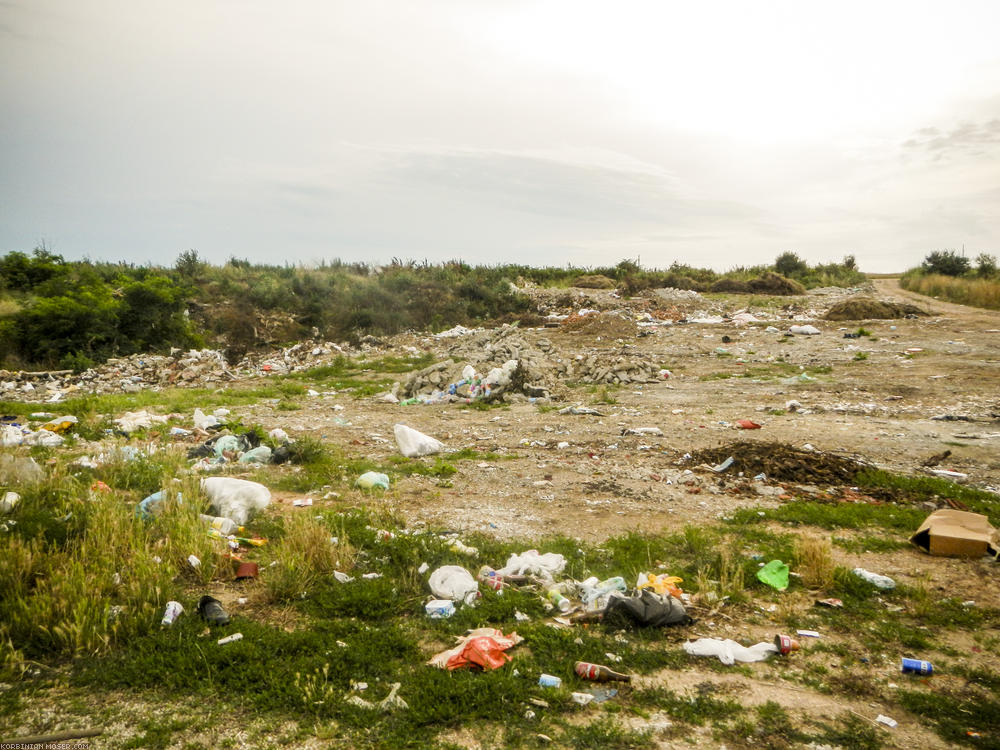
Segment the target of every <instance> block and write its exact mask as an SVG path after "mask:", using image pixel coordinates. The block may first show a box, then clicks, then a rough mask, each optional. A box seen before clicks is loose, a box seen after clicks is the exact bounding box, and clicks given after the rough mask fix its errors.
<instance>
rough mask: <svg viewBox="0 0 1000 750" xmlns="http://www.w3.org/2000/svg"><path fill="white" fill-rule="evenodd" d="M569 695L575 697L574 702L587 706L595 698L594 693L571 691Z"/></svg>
mask: <svg viewBox="0 0 1000 750" xmlns="http://www.w3.org/2000/svg"><path fill="white" fill-rule="evenodd" d="M569 697H570V698H572V699H573V702H574V703H579V704H580V705H581V706H586V705H587V704H588V703H590V702H592V701H593V700H594V694H593V693H571V694H570V696H569Z"/></svg>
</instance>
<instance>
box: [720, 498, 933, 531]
mask: <svg viewBox="0 0 1000 750" xmlns="http://www.w3.org/2000/svg"><path fill="white" fill-rule="evenodd" d="M762 513H763V515H761V514H762ZM926 516H927V511H925V510H918V509H916V508H907V507H903V506H897V505H870V504H867V503H819V502H814V501H794V502H789V503H786V504H784V505H781V506H779V507H777V508H769V509H754V508H741V509H740V510H738V511H736V513H734V514H733V518H732V521H731V523H734V524H737V525H739V524H747V523H761V522H764V521H778V522H780V523H784V524H787V525H789V526H818V527H819V528H822V529H872V528H879V529H889V530H892V531H898V532H907V536H909V532H913V531H916V529H917V527H919V526H920V523H921V522H922V521H923V520H924V518H925V517H926Z"/></svg>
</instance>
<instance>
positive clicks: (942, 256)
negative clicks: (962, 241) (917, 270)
mask: <svg viewBox="0 0 1000 750" xmlns="http://www.w3.org/2000/svg"><path fill="white" fill-rule="evenodd" d="M970 265H971V264H970V263H969V259H968V258H966V257H965V256H964V255H959V254H958V253H956V252H955V251H954V250H935V251H934V252H932V253H930V254H929V255H928V256H927V257H926V258H924V262H923V263H921V264H920V267H921V268H922V269H923V270H924V273H939V274H941V275H943V276H961V275H962V274H963V273H965V272H966V271H968V270H969V267H970Z"/></svg>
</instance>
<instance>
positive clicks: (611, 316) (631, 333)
mask: <svg viewBox="0 0 1000 750" xmlns="http://www.w3.org/2000/svg"><path fill="white" fill-rule="evenodd" d="M563 330H566V331H573V332H575V333H584V334H587V335H588V336H603V337H605V338H612V339H624V338H634V337H635V336H637V335H638V333H639V326H638V324H637V323H636V322H635V321H634V320H633V319H632V318H630V317H628V316H627V315H626V314H624V313H622V312H617V311H615V312H603V313H598V314H592V315H582V316H580V315H574V316H571V317H569V318H567V319H566V321H565V322H564V323H563Z"/></svg>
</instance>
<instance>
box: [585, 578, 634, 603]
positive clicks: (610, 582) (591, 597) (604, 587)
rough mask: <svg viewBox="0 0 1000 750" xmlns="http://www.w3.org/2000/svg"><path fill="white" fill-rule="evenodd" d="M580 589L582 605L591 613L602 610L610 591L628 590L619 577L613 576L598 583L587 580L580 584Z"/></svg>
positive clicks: (592, 579) (623, 580)
mask: <svg viewBox="0 0 1000 750" xmlns="http://www.w3.org/2000/svg"><path fill="white" fill-rule="evenodd" d="M580 587H581V589H582V591H583V596H582V599H583V603H584V604H585V605H586V607H587V609H588V610H590V611H591V612H596V611H599V610H602V609H604V607H605V606H606V605H607V603H608V597H609V596H610V595H611V592H612V591H626V590H627V589H628V587H627V586H626V585H625V579H624V578H622V577H621V576H614V577H613V578H608V579H606V580H603V581H600V582H598V581H596V579H594V578H588V579H587V580H586V581H584V582H583V583H581V584H580Z"/></svg>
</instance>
